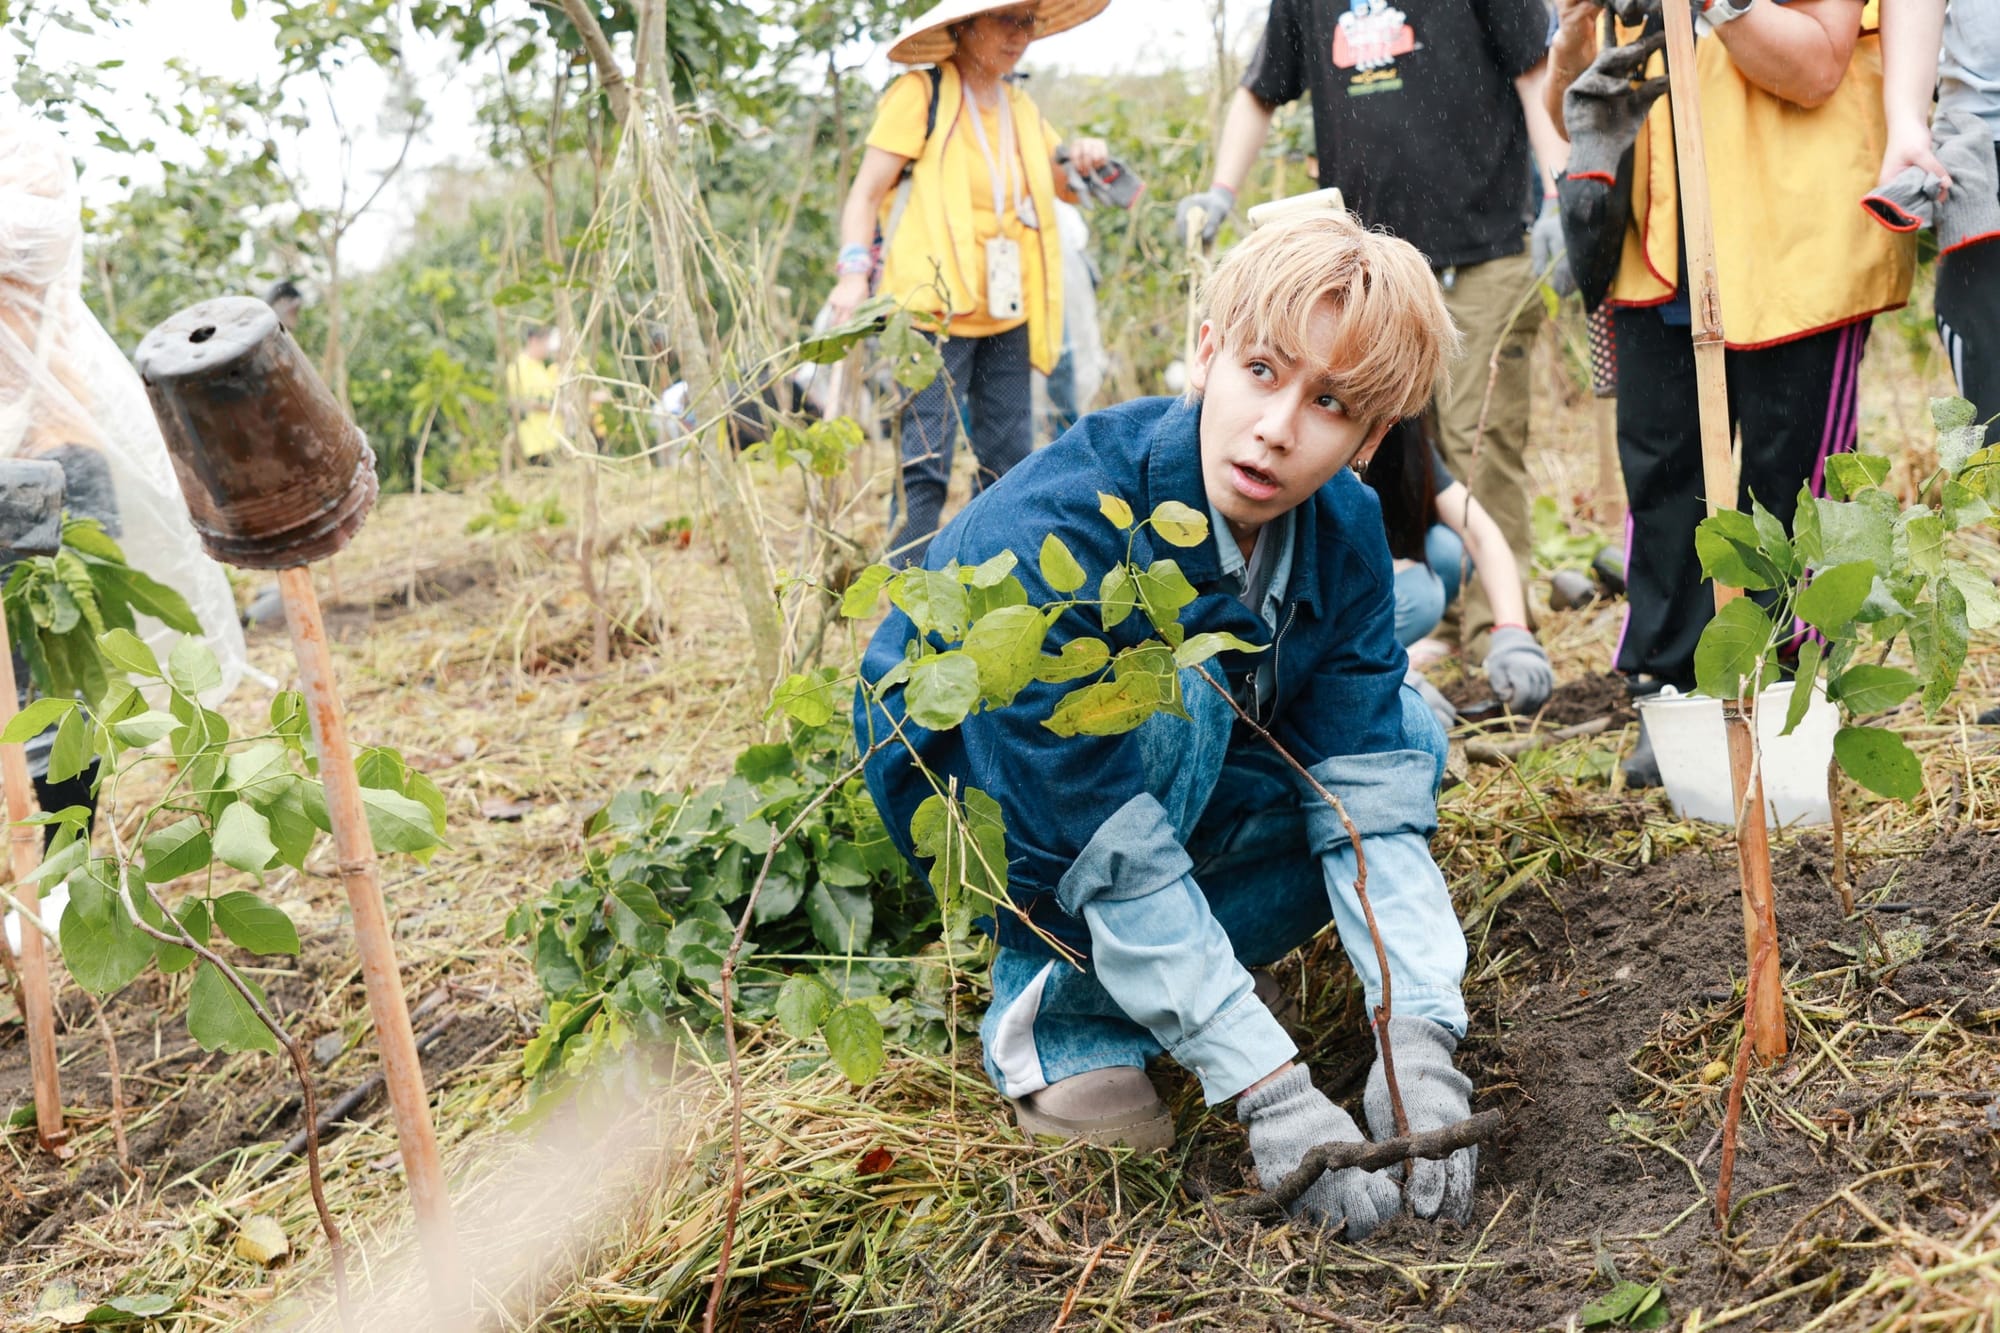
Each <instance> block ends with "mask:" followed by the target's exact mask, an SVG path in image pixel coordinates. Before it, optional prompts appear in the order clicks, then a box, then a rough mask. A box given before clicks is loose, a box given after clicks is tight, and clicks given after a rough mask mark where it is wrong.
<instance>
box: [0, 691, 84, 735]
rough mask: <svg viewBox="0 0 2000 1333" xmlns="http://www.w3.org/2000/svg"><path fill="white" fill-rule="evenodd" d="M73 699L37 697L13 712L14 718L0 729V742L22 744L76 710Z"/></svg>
mask: <svg viewBox="0 0 2000 1333" xmlns="http://www.w3.org/2000/svg"><path fill="white" fill-rule="evenodd" d="M76 706H77V705H76V700H74V699H37V700H35V701H34V702H33V703H31V704H29V705H28V706H27V707H26V708H23V709H22V710H21V711H20V712H18V713H16V714H14V720H13V721H11V722H9V723H8V724H7V729H6V730H5V731H0V743H4V744H7V745H23V744H26V743H27V742H28V741H31V740H33V739H34V738H35V737H37V736H39V735H41V734H42V733H43V732H44V731H46V730H48V729H49V727H50V726H51V725H52V724H54V723H57V722H60V721H61V720H62V719H63V718H65V717H67V716H69V715H70V714H71V713H73V712H75V711H76Z"/></svg>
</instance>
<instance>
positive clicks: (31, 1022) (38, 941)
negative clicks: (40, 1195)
mask: <svg viewBox="0 0 2000 1333" xmlns="http://www.w3.org/2000/svg"><path fill="white" fill-rule="evenodd" d="M19 711H20V692H19V688H18V686H17V685H16V683H15V680H14V648H13V645H12V644H11V643H10V642H9V641H8V638H7V618H6V616H4V615H0V731H4V730H5V729H6V727H7V724H8V723H10V722H12V721H13V720H14V715H15V714H16V713H18V712H19ZM0 782H4V783H5V784H6V787H7V823H8V829H7V847H8V852H9V854H10V862H9V864H10V866H11V868H12V870H13V878H14V896H15V897H16V898H18V899H20V901H21V906H22V908H24V909H25V911H26V912H32V913H33V914H34V915H35V916H36V917H37V918H39V917H40V916H41V914H42V899H41V895H40V894H39V893H38V892H37V891H36V889H35V885H34V882H33V881H32V880H30V879H29V876H30V875H33V874H34V873H35V870H36V869H37V868H38V867H39V866H40V865H41V864H42V830H41V826H40V825H38V824H28V823H24V822H23V821H24V820H28V819H32V818H33V817H34V814H35V794H34V793H35V788H34V785H33V783H32V782H31V781H30V780H29V778H28V754H27V751H26V750H25V749H24V748H23V747H22V746H20V745H0ZM17 963H18V966H17V968H16V970H17V971H18V972H19V973H20V977H21V996H22V1001H23V1003H24V1005H25V1007H26V1012H25V1013H23V1014H22V1015H21V1017H22V1018H23V1019H24V1020H26V1022H27V1024H28V1068H29V1071H30V1073H31V1075H32V1077H33V1079H34V1084H35V1133H36V1135H37V1137H39V1138H40V1139H41V1141H42V1147H43V1148H44V1149H46V1150H48V1151H49V1152H53V1153H62V1150H63V1145H64V1143H65V1142H67V1141H68V1139H69V1131H68V1130H66V1129H64V1128H63V1114H62V1081H61V1077H60V1076H59V1075H58V1073H57V1072H56V1015H55V1002H54V999H53V997H52V994H51V992H50V990H49V955H48V949H47V947H46V946H45V944H44V943H43V940H42V932H41V928H40V927H39V926H37V925H36V924H34V922H31V921H29V920H27V919H26V916H25V914H24V915H23V918H22V921H21V953H20V957H19V959H18V960H17Z"/></svg>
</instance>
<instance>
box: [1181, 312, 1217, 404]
mask: <svg viewBox="0 0 2000 1333" xmlns="http://www.w3.org/2000/svg"><path fill="white" fill-rule="evenodd" d="M1221 350H1222V338H1221V335H1219V334H1218V333H1216V331H1215V323H1214V321H1212V320H1206V319H1204V320H1203V321H1202V322H1201V332H1200V333H1199V334H1197V335H1196V336H1195V344H1194V360H1192V361H1190V362H1189V363H1188V368H1187V369H1188V392H1189V393H1191V394H1193V395H1194V396H1195V397H1197V398H1199V397H1200V396H1201V395H1202V394H1204V393H1206V392H1207V391H1208V372H1209V370H1210V368H1211V367H1213V366H1214V365H1215V357H1216V353H1218V352H1220V351H1221Z"/></svg>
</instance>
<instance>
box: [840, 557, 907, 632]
mask: <svg viewBox="0 0 2000 1333" xmlns="http://www.w3.org/2000/svg"><path fill="white" fill-rule="evenodd" d="M895 573H896V571H895V570H893V569H891V568H889V566H887V565H870V566H868V568H866V569H864V570H862V571H861V572H860V573H859V574H857V575H855V576H854V582H852V583H850V584H848V585H847V591H845V592H843V593H841V595H840V614H841V615H843V616H845V617H846V618H847V619H849V620H860V619H862V618H863V617H865V616H868V615H872V614H873V613H874V611H875V603H876V601H877V600H878V599H880V597H881V596H882V587H883V585H884V584H886V583H888V581H889V580H890V579H891V578H893V577H894V576H895Z"/></svg>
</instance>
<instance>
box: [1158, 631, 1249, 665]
mask: <svg viewBox="0 0 2000 1333" xmlns="http://www.w3.org/2000/svg"><path fill="white" fill-rule="evenodd" d="M1263 651H1264V645H1262V644H1258V643H1246V642H1245V641H1244V640H1242V639H1239V638H1237V637H1236V636H1235V635H1234V634H1221V633H1208V634H1197V635H1195V636H1194V637H1193V638H1191V639H1189V640H1187V641H1186V642H1185V643H1183V644H1181V646H1180V647H1178V648H1176V649H1174V665H1175V666H1177V667H1191V666H1195V665H1197V664H1198V663H1201V662H1206V661H1207V660H1208V659H1209V658H1211V657H1214V656H1215V655H1216V654H1217V653H1261V652H1263Z"/></svg>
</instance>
